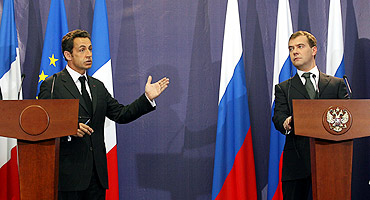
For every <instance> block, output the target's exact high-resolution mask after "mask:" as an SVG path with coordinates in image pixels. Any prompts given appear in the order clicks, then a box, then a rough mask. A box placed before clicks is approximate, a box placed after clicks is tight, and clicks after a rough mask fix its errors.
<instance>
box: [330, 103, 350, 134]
mask: <svg viewBox="0 0 370 200" xmlns="http://www.w3.org/2000/svg"><path fill="white" fill-rule="evenodd" d="M326 121H327V122H328V123H329V127H330V129H331V130H333V131H335V132H341V131H342V130H343V129H345V128H347V122H348V121H349V114H348V112H347V110H345V109H340V108H339V107H337V108H331V109H329V110H328V112H327V114H326Z"/></svg>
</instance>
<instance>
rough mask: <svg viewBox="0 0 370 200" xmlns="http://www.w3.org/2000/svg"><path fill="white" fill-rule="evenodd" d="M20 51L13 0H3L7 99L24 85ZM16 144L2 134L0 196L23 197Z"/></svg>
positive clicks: (0, 55) (1, 65)
mask: <svg viewBox="0 0 370 200" xmlns="http://www.w3.org/2000/svg"><path fill="white" fill-rule="evenodd" d="M18 55H19V49H18V39H17V28H16V25H15V19H14V2H13V0H4V4H3V14H2V17H1V26H0V87H1V91H2V95H3V99H4V100H17V99H18V90H19V87H20V85H21V68H20V59H19V56H18ZM20 97H21V96H20ZM16 145H17V140H15V139H10V138H4V137H0V199H4V200H10V199H11V200H17V199H20V195H19V177H18V159H17V147H16Z"/></svg>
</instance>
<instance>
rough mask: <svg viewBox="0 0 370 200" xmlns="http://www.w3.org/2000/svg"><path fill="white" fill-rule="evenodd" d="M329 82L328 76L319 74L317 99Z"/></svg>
mask: <svg viewBox="0 0 370 200" xmlns="http://www.w3.org/2000/svg"><path fill="white" fill-rule="evenodd" d="M330 80H331V79H330V78H329V75H327V74H324V73H322V72H320V75H319V97H320V96H321V94H323V93H324V91H325V89H326V86H328V84H329V82H330Z"/></svg>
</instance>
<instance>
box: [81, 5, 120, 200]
mask: <svg viewBox="0 0 370 200" xmlns="http://www.w3.org/2000/svg"><path fill="white" fill-rule="evenodd" d="M91 42H92V45H93V60H94V61H93V65H92V67H91V68H90V69H89V70H88V74H89V75H90V76H93V77H95V78H97V79H99V80H100V81H102V82H103V83H104V85H105V87H106V88H107V90H108V91H109V93H110V94H111V95H112V96H113V95H114V93H113V78H112V64H111V58H110V49H109V31H108V16H107V6H106V3H105V0H96V1H95V8H94V21H93V28H92V35H91ZM104 134H105V135H104V137H105V147H106V151H107V152H106V153H107V164H108V184H109V189H108V190H107V193H106V199H107V200H108V199H109V200H114V199H117V200H118V199H119V193H118V189H119V188H118V167H117V141H116V124H115V123H114V122H113V121H111V120H110V119H108V118H106V119H105V127H104Z"/></svg>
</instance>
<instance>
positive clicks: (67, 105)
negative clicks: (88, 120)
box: [0, 99, 79, 141]
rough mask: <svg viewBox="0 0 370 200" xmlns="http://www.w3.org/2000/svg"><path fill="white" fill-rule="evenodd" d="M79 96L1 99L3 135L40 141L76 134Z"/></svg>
mask: <svg viewBox="0 0 370 200" xmlns="http://www.w3.org/2000/svg"><path fill="white" fill-rule="evenodd" d="M78 103H79V100H78V99H40V100H2V101H0V113H1V115H0V136H4V137H10V138H16V139H20V140H27V141H39V140H47V139H52V138H58V137H63V136H68V135H74V134H76V131H77V127H78V106H79V105H78Z"/></svg>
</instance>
